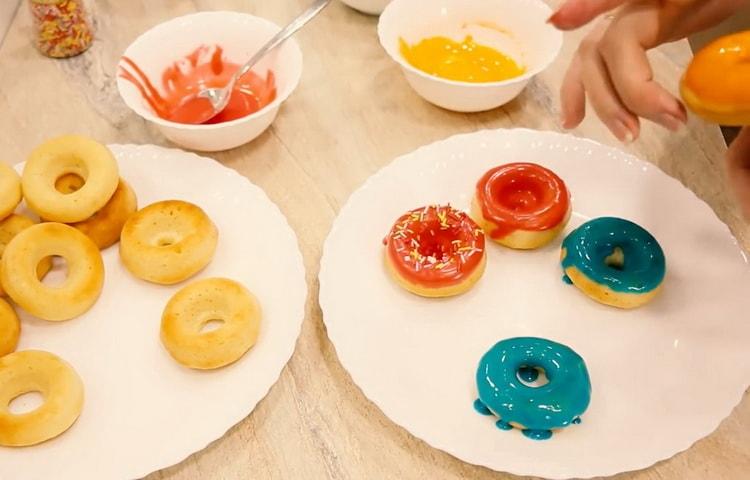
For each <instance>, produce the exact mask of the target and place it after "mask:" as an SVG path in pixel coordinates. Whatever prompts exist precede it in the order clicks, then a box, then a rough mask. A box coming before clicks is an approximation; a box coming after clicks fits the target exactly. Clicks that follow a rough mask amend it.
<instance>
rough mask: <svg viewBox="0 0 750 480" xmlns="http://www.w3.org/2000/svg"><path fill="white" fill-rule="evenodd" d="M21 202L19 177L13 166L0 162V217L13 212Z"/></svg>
mask: <svg viewBox="0 0 750 480" xmlns="http://www.w3.org/2000/svg"><path fill="white" fill-rule="evenodd" d="M19 203H21V177H19V176H18V173H16V171H15V170H13V168H11V167H9V166H8V165H6V164H4V163H2V162H0V219H3V218H5V217H7V216H8V215H10V214H11V213H13V210H15V209H16V207H17V206H18V204H19Z"/></svg>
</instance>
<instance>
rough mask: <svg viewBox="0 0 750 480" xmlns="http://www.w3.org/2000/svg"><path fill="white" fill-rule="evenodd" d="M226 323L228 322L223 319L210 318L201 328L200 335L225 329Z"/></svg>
mask: <svg viewBox="0 0 750 480" xmlns="http://www.w3.org/2000/svg"><path fill="white" fill-rule="evenodd" d="M225 323H226V322H225V321H224V320H222V319H221V318H210V319H208V320H206V321H205V322H203V323H202V324H201V328H200V330H198V333H209V332H213V331H214V330H218V329H220V328H221V327H223V326H224V324H225Z"/></svg>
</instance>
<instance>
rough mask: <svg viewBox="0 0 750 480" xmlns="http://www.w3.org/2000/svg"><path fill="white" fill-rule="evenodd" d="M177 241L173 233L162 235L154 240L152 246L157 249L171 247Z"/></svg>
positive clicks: (177, 238)
mask: <svg viewBox="0 0 750 480" xmlns="http://www.w3.org/2000/svg"><path fill="white" fill-rule="evenodd" d="M179 241H180V239H179V237H178V236H177V235H175V234H174V233H162V234H161V235H158V236H157V237H156V238H155V239H154V245H156V246H157V247H171V246H172V245H174V244H175V243H178V242H179Z"/></svg>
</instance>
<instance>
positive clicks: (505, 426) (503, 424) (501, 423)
mask: <svg viewBox="0 0 750 480" xmlns="http://www.w3.org/2000/svg"><path fill="white" fill-rule="evenodd" d="M495 426H496V427H497V428H499V429H500V430H513V425H511V424H510V423H508V422H504V421H502V420H498V421H497V422H495Z"/></svg>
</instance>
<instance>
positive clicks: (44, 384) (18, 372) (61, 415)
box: [0, 350, 84, 447]
mask: <svg viewBox="0 0 750 480" xmlns="http://www.w3.org/2000/svg"><path fill="white" fill-rule="evenodd" d="M31 392H39V393H41V394H42V396H43V397H44V403H43V404H42V405H40V406H39V408H37V409H36V410H32V411H31V412H27V413H22V414H20V415H16V414H14V413H11V412H10V410H9V408H8V405H9V404H10V402H11V401H13V399H15V398H16V397H19V396H21V395H24V394H26V393H31ZM83 397H84V394H83V382H81V378H80V377H79V376H78V374H77V373H76V371H75V370H74V369H73V367H71V366H70V365H69V364H68V363H67V362H65V361H64V360H62V359H61V358H59V357H57V356H56V355H53V354H51V353H48V352H41V351H37V350H25V351H22V352H16V353H11V354H10V355H6V356H4V357H2V358H0V445H3V446H6V447H24V446H29V445H36V444H38V443H42V442H44V441H46V440H49V439H51V438H54V437H56V436H58V435H60V434H62V433H63V432H65V431H66V430H68V429H69V428H70V427H71V426H72V425H73V424H74V423H75V421H76V420H77V419H78V417H79V415H80V414H81V410H82V409H83Z"/></svg>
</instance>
